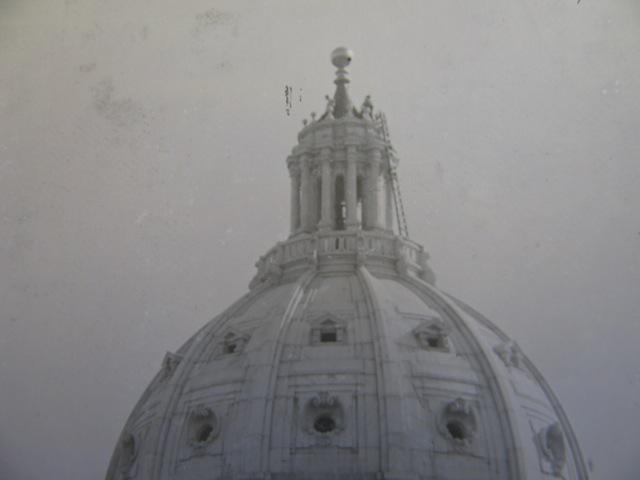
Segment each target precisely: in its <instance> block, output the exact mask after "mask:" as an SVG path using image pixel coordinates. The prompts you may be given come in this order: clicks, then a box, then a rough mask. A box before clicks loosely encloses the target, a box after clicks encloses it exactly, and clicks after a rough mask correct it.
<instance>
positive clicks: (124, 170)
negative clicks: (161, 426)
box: [0, 0, 640, 480]
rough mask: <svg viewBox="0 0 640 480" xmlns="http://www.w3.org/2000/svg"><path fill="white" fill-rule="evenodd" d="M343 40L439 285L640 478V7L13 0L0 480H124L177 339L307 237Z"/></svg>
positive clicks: (598, 453)
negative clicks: (290, 237) (300, 137)
mask: <svg viewBox="0 0 640 480" xmlns="http://www.w3.org/2000/svg"><path fill="white" fill-rule="evenodd" d="M339 45H347V46H349V47H350V48H352V49H353V50H354V51H355V58H354V61H353V63H352V66H351V68H350V72H351V78H352V83H351V93H352V98H353V100H354V103H356V104H357V105H359V104H360V103H361V101H362V100H363V98H364V96H365V95H366V94H369V93H370V94H371V95H372V98H373V102H374V104H375V106H376V108H380V109H382V110H384V111H385V112H386V114H387V118H388V121H389V128H390V132H391V137H392V140H393V143H394V145H395V147H396V150H397V151H398V153H399V156H400V158H401V166H400V181H401V185H402V188H403V195H404V199H405V202H406V210H407V215H408V222H409V231H410V233H411V237H412V238H413V239H414V240H416V241H418V242H420V243H422V244H424V245H425V246H426V248H427V250H429V251H430V253H431V255H432V260H431V264H432V267H433V269H434V270H435V272H436V274H437V276H438V283H439V285H440V287H441V288H443V289H444V290H446V291H449V292H451V293H453V294H454V295H456V296H458V297H459V298H461V299H463V300H465V301H466V302H468V303H470V304H471V305H473V306H474V307H476V308H477V309H478V310H480V311H481V312H483V313H484V314H486V315H487V316H489V317H490V318H492V319H493V320H494V321H495V322H496V323H497V324H498V325H499V326H500V327H502V328H503V329H504V330H505V331H506V332H507V333H508V334H510V335H511V336H512V337H514V338H515V339H516V340H517V341H518V343H519V344H520V345H521V346H522V348H523V349H524V351H525V352H526V353H527V354H528V355H529V356H530V358H531V359H532V360H533V361H534V363H536V364H537V365H538V367H539V368H540V370H541V371H542V373H543V374H544V375H545V377H546V378H547V380H548V381H549V383H550V384H551V386H552V387H553V388H554V390H555V392H556V393H557V394H558V396H559V397H560V400H561V402H562V404H563V406H564V407H565V409H566V411H567V414H568V416H569V418H570V420H571V421H572V424H573V427H574V429H575V431H576V434H577V435H578V438H579V440H580V443H581V446H582V449H583V452H584V454H585V457H589V458H592V459H593V462H594V465H595V478H601V479H607V480H616V479H635V478H638V474H639V473H640V467H638V458H637V456H638V452H639V450H640V440H639V439H640V353H638V352H639V348H638V344H639V343H640V318H639V317H640V315H639V314H638V312H639V308H638V306H639V298H640V218H639V217H640V215H639V214H638V206H639V205H640V188H639V187H638V186H639V184H640V166H639V164H640V3H639V2H638V1H637V0H615V1H614V0H608V1H606V0H582V1H581V2H580V3H579V4H576V1H575V0H491V1H490V0H485V1H479V0H473V1H472V0H469V1H461V0H440V1H415V2H391V1H386V2H373V1H371V0H367V1H359V2H356V1H348V2H343V1H337V0H336V1H326V0H323V1H315V2H293V1H286V2H284V1H283V2H268V3H266V2H248V1H244V2H239V1H228V2H222V1H211V0H210V1H203V0H199V1H185V0H182V1H180V2H176V1H174V0H154V1H142V0H110V1H102V0H66V1H63V0H31V1H27V0H0V222H1V223H0V225H1V226H0V272H1V274H0V478H3V479H5V478H6V479H12V480H35V479H37V480H39V479H65V480H73V479H79V480H84V479H93V478H102V477H103V476H104V474H105V472H106V468H107V463H108V461H109V457H110V455H111V452H112V450H113V448H114V445H115V442H116V438H117V436H118V435H119V432H120V430H121V428H122V427H123V425H124V422H125V419H126V417H127V416H128V414H129V413H130V411H131V410H132V408H133V406H134V403H135V402H136V400H137V398H138V397H139V396H140V395H141V394H142V391H143V390H144V388H145V387H146V385H147V383H148V382H149V381H150V380H151V378H152V376H153V375H154V373H155V372H156V371H157V369H158V368H159V366H160V363H161V361H162V358H163V356H164V353H165V351H167V350H175V349H177V348H178V347H179V346H180V345H181V344H182V343H183V342H184V341H185V340H186V339H187V338H188V337H189V336H190V335H191V334H192V333H194V332H195V331H196V330H197V329H198V328H199V327H200V326H201V325H203V324H204V323H205V322H207V321H208V320H209V319H211V318H212V317H213V316H214V315H215V314H217V313H219V312H220V311H221V310H223V309H224V308H226V307H227V306H228V305H229V304H231V302H232V301H233V300H235V299H236V298H238V297H239V296H240V295H241V294H243V293H244V292H245V290H246V288H247V284H248V282H249V280H250V279H251V276H252V275H253V273H254V267H253V263H254V262H255V260H256V259H257V258H258V256H259V255H261V254H262V253H264V252H265V251H266V250H267V249H268V248H270V247H271V246H272V245H273V244H274V243H275V241H276V240H278V239H281V238H283V237H284V236H286V234H287V228H288V199H289V191H288V188H289V180H288V175H287V172H286V169H285V159H286V156H287V154H288V153H289V152H290V149H291V148H292V147H293V145H294V144H295V141H296V134H297V132H298V130H299V129H300V127H301V126H302V125H301V120H302V118H304V117H308V116H309V113H310V112H311V111H317V112H321V111H323V109H324V101H323V97H324V95H325V94H327V93H331V92H332V91H333V87H334V86H333V83H332V81H333V78H334V74H333V70H334V69H333V67H332V66H331V65H330V62H329V54H330V52H331V50H332V49H333V48H335V47H336V46H339ZM285 86H290V87H291V88H292V89H293V92H294V103H293V107H292V110H291V112H290V115H287V112H286V110H285V97H284V91H285Z"/></svg>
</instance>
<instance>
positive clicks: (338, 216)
mask: <svg viewBox="0 0 640 480" xmlns="http://www.w3.org/2000/svg"><path fill="white" fill-rule="evenodd" d="M334 206H335V207H334V208H335V215H334V216H335V222H336V223H335V229H336V230H344V229H345V224H346V222H347V202H346V199H345V192H344V177H343V176H342V175H338V176H337V177H336V182H335V202H334Z"/></svg>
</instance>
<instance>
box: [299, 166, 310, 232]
mask: <svg viewBox="0 0 640 480" xmlns="http://www.w3.org/2000/svg"><path fill="white" fill-rule="evenodd" d="M309 162H310V159H309V156H308V155H304V154H303V155H301V156H300V228H301V229H302V231H303V232H310V231H311V201H310V200H311V168H310V165H309Z"/></svg>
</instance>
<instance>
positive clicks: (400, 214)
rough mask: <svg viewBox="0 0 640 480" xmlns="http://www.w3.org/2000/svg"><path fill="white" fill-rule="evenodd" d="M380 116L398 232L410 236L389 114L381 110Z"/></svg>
mask: <svg viewBox="0 0 640 480" xmlns="http://www.w3.org/2000/svg"><path fill="white" fill-rule="evenodd" d="M378 116H379V118H380V126H381V128H382V138H383V139H384V141H385V143H386V145H387V146H386V148H385V149H386V159H387V168H388V169H389V176H390V177H391V192H392V193H393V204H394V205H395V209H396V220H397V223H398V233H399V235H400V236H401V237H402V238H409V228H408V227H407V218H406V216H405V213H404V203H403V202H402V195H401V194H400V182H399V181H398V172H397V171H396V168H395V166H393V164H392V162H391V158H392V156H394V153H393V147H392V146H391V143H390V141H389V127H387V116H386V115H385V114H384V113H383V112H380V113H378Z"/></svg>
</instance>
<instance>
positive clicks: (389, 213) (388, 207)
mask: <svg viewBox="0 0 640 480" xmlns="http://www.w3.org/2000/svg"><path fill="white" fill-rule="evenodd" d="M384 200H385V213H384V215H385V218H384V219H385V224H386V228H387V230H389V231H390V232H392V231H393V215H394V211H393V202H394V200H393V185H392V184H391V173H390V172H389V173H387V175H385V176H384Z"/></svg>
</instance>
